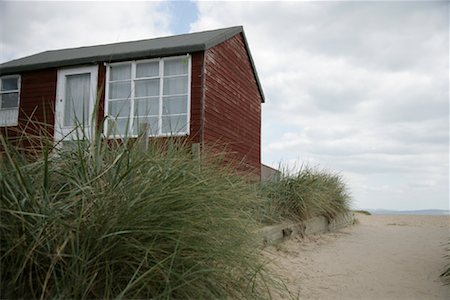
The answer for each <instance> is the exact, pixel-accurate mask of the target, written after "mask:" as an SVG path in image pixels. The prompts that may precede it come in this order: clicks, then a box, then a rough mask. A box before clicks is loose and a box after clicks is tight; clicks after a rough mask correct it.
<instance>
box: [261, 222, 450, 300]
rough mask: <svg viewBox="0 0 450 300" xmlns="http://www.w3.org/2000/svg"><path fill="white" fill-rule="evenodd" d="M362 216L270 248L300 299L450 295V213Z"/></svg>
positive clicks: (275, 266)
mask: <svg viewBox="0 0 450 300" xmlns="http://www.w3.org/2000/svg"><path fill="white" fill-rule="evenodd" d="M357 218H358V220H359V223H358V224H356V225H353V226H350V227H347V228H345V229H342V230H340V231H338V232H334V233H327V234H323V235H318V236H310V237H306V238H305V239H300V238H298V237H296V238H293V239H290V240H288V241H285V242H284V243H281V244H279V245H277V246H271V247H268V248H266V249H265V256H266V257H267V258H268V259H270V260H271V263H270V264H269V268H270V269H271V270H272V271H273V272H274V273H276V274H279V276H280V277H281V278H282V279H283V281H284V283H285V284H286V286H287V287H288V289H289V291H290V293H291V294H292V296H293V297H294V298H296V297H298V298H299V299H450V286H444V285H443V284H442V283H441V281H440V279H439V274H440V273H441V272H442V270H443V266H444V264H445V260H444V258H443V256H444V253H445V251H444V245H445V244H446V243H447V242H448V240H449V225H450V223H449V222H450V217H449V216H411V215H402V216H396V215H389V216H387V215H386V216H383V215H376V216H366V215H358V216H357ZM275 297H278V298H282V297H281V296H279V295H276V296H275Z"/></svg>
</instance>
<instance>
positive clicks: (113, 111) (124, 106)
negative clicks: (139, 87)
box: [108, 100, 130, 118]
mask: <svg viewBox="0 0 450 300" xmlns="http://www.w3.org/2000/svg"><path fill="white" fill-rule="evenodd" d="M108 115H110V116H111V117H115V118H117V117H130V101H129V100H116V101H109V104H108Z"/></svg>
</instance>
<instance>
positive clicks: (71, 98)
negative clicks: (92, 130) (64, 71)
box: [64, 73, 91, 126]
mask: <svg viewBox="0 0 450 300" xmlns="http://www.w3.org/2000/svg"><path fill="white" fill-rule="evenodd" d="M90 83H91V74H89V73H86V74H77V75H67V76H66V95H65V96H66V97H65V99H64V126H72V125H76V124H85V125H87V126H88V124H89V117H90V116H89V102H90Z"/></svg>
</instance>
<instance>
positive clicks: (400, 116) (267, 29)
mask: <svg viewBox="0 0 450 300" xmlns="http://www.w3.org/2000/svg"><path fill="white" fill-rule="evenodd" d="M198 7H199V19H198V21H197V22H196V23H194V24H193V25H192V27H191V30H192V31H197V30H204V29H212V28H218V27H225V26H235V25H244V29H245V32H246V35H247V39H248V41H249V45H250V49H251V51H252V54H253V58H254V60H255V64H256V67H257V69H258V73H259V75H260V79H261V81H262V84H263V88H264V92H265V94H266V100H267V102H266V103H265V104H264V105H263V149H262V151H263V161H264V162H266V163H269V164H272V165H274V166H276V165H277V163H278V162H279V161H280V160H282V161H284V162H285V163H288V164H291V165H294V164H297V165H298V164H299V162H298V161H300V164H301V161H307V162H309V163H312V164H317V163H320V164H321V165H322V166H324V167H326V168H330V169H334V170H337V171H341V172H342V173H343V174H344V175H346V176H348V181H349V186H350V187H351V190H352V191H353V194H354V196H355V201H356V205H357V206H359V207H369V208H379V207H384V208H396V209H408V208H410V209H418V208H429V207H435V208H448V206H449V203H448V201H449V188H448V184H449V183H448V178H449V177H448V160H449V158H448V150H449V148H448V147H449V145H448V142H449V116H448V114H449V104H448V100H449V94H448V85H449V83H448V74H449V70H448V65H449V64H448V63H449V58H448V56H449V53H448V45H449V36H448V11H449V10H448V3H443V2H440V3H439V2H428V3H426V2H408V3H406V2H403V3H402V2H369V3H364V2H358V1H356V2H318V3H315V2H300V3H299V2H296V3H293V2H282V3H270V2H269V3H268V2H263V3H260V2H258V3H255V2H252V3H248V2H227V3H222V2H221V3H217V2H200V3H198ZM295 162H296V163H295Z"/></svg>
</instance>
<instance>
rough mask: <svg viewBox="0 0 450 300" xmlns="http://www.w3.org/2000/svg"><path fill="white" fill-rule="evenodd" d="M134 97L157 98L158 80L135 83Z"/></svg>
mask: <svg viewBox="0 0 450 300" xmlns="http://www.w3.org/2000/svg"><path fill="white" fill-rule="evenodd" d="M135 96H136V97H145V96H159V79H149V80H137V81H135Z"/></svg>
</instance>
